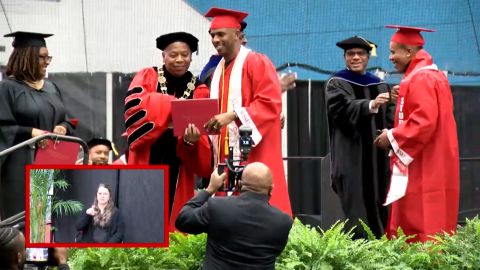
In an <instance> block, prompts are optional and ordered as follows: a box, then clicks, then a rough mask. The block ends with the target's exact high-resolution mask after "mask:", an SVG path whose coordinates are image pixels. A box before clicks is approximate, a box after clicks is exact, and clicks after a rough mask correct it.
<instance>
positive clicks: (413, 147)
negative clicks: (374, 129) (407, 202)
mask: <svg viewBox="0 0 480 270" xmlns="http://www.w3.org/2000/svg"><path fill="white" fill-rule="evenodd" d="M431 76H432V75H431V74H429V72H428V71H424V72H419V73H418V74H416V75H415V76H414V77H413V78H412V79H411V81H410V88H409V89H408V90H407V91H408V93H405V94H404V95H403V97H399V99H400V100H399V103H398V105H397V106H400V110H402V109H403V111H404V112H405V113H408V117H407V118H406V119H405V120H404V121H403V122H401V123H399V124H398V126H397V127H395V128H394V129H393V130H392V131H391V133H390V136H389V139H390V142H391V143H392V148H393V150H394V152H395V154H396V155H397V156H398V158H399V159H400V160H401V161H402V163H404V164H405V165H409V164H410V163H411V162H412V161H413V160H414V159H415V156H416V155H417V154H418V153H419V152H420V151H422V149H423V146H424V145H425V144H426V143H427V142H428V141H430V139H431V138H432V135H433V134H434V132H435V130H436V127H437V118H438V98H437V95H438V93H437V91H436V89H435V87H436V86H435V82H436V80H434V78H431ZM413 86H414V88H413ZM400 87H401V86H400ZM405 96H407V97H408V99H407V98H404V97H405ZM402 100H404V101H403V104H402ZM400 113H402V112H400Z"/></svg>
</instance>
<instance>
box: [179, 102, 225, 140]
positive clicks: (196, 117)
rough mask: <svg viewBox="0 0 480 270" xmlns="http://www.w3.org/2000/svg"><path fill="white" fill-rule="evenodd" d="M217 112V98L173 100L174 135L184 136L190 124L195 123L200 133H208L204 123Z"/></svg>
mask: <svg viewBox="0 0 480 270" xmlns="http://www.w3.org/2000/svg"><path fill="white" fill-rule="evenodd" d="M217 114H218V100H217V99H210V98H199V99H175V100H172V122H173V135H175V136H183V135H184V134H185V129H186V128H187V126H188V124H194V125H195V126H196V127H197V128H198V130H200V134H208V133H207V131H206V130H205V129H204V128H203V125H204V124H205V123H207V122H208V120H210V119H211V118H212V117H213V116H215V115H217Z"/></svg>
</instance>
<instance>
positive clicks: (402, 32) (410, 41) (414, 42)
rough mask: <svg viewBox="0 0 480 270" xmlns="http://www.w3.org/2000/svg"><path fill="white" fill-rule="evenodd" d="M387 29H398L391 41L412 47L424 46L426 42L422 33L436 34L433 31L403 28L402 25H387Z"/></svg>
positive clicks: (409, 27)
mask: <svg viewBox="0 0 480 270" xmlns="http://www.w3.org/2000/svg"><path fill="white" fill-rule="evenodd" d="M385 27H386V28H397V32H395V34H393V36H392V39H391V41H393V42H397V43H401V44H405V45H411V46H423V44H425V41H424V40H423V37H422V35H420V32H421V31H423V32H435V30H433V29H427V28H420V27H411V26H401V25H387V26H385Z"/></svg>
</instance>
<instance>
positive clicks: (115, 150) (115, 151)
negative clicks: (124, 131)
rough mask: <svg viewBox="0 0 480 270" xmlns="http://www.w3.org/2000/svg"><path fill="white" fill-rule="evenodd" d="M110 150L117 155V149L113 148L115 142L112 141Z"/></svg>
mask: <svg viewBox="0 0 480 270" xmlns="http://www.w3.org/2000/svg"><path fill="white" fill-rule="evenodd" d="M112 151H113V153H114V154H115V156H118V151H117V149H116V148H115V144H114V143H113V142H112Z"/></svg>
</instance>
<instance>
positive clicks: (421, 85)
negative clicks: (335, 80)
mask: <svg viewBox="0 0 480 270" xmlns="http://www.w3.org/2000/svg"><path fill="white" fill-rule="evenodd" d="M387 27H388V28H397V29H398V30H397V32H396V33H395V34H394V35H393V36H392V39H391V42H390V61H391V62H392V63H393V64H394V65H395V69H397V70H398V71H399V72H402V73H404V76H403V78H402V80H401V82H400V92H399V94H398V99H397V106H396V112H395V123H394V124H395V125H394V128H393V129H389V130H384V132H383V133H382V134H381V135H380V136H379V137H378V138H377V139H376V141H375V144H376V145H377V146H379V147H382V148H384V149H391V153H392V155H391V163H392V164H391V165H392V178H391V185H390V191H389V195H387V202H393V203H392V206H391V212H390V216H389V221H388V226H387V230H386V232H387V235H388V236H389V237H392V236H395V235H396V234H397V229H398V228H399V227H401V228H402V230H403V231H404V232H405V234H406V235H415V237H414V238H413V239H411V240H410V241H421V242H424V241H427V240H431V238H430V236H433V235H435V234H436V233H443V232H448V233H454V232H455V229H456V225H457V217H458V204H459V190H460V187H459V185H460V184H459V178H460V173H459V154H458V140H457V127H456V123H455V118H454V115H453V98H452V93H451V89H450V86H449V84H448V80H447V77H446V76H445V74H444V73H443V72H442V71H440V70H439V69H438V67H437V66H436V65H435V64H433V60H432V57H431V56H430V54H428V53H427V51H425V50H424V49H423V45H424V43H425V42H424V40H423V37H422V36H421V35H420V31H426V32H432V31H433V30H429V29H424V28H417V27H406V26H396V25H389V26H387ZM402 183H403V185H402ZM398 186H400V187H401V186H406V188H405V191H404V192H403V191H402V190H403V189H402V188H398ZM395 194H397V195H396V196H395ZM402 195H404V196H402Z"/></svg>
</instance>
